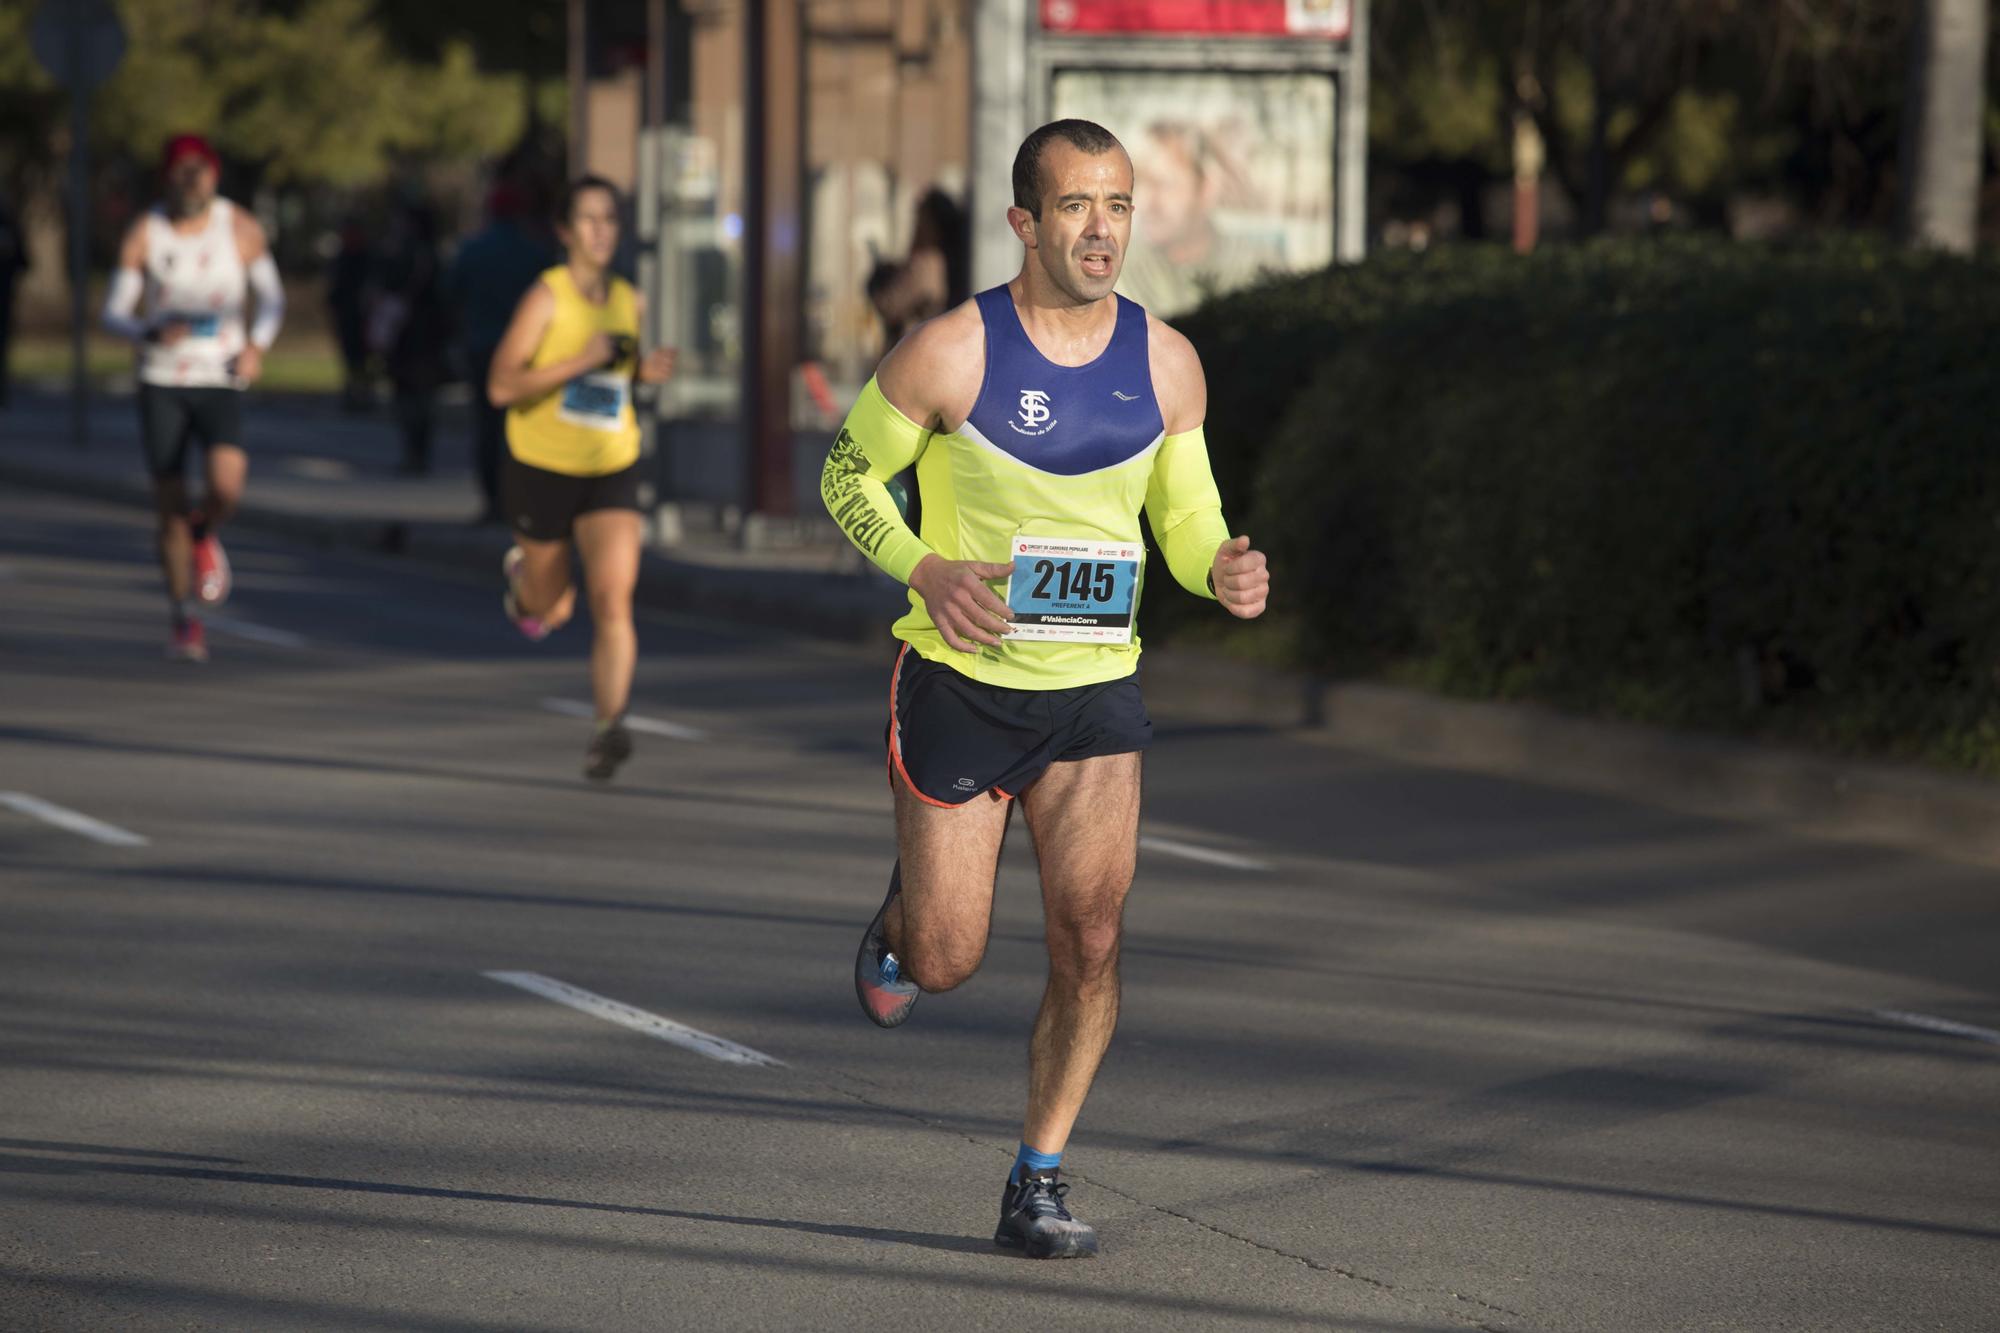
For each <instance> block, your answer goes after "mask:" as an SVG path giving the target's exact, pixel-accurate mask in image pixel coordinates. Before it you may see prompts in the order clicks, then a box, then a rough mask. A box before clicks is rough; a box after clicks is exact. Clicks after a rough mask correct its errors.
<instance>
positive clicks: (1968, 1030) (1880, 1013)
mask: <svg viewBox="0 0 2000 1333" xmlns="http://www.w3.org/2000/svg"><path fill="white" fill-rule="evenodd" d="M1870 1012H1871V1013H1872V1014H1873V1015H1874V1016H1875V1017H1876V1018H1885V1019H1887V1020H1889V1021H1890V1022H1891V1023H1901V1024H1903V1025H1904V1026H1905V1027H1913V1028H1922V1029H1923V1030H1924V1031H1926V1032H1941V1033H1943V1034H1944V1035H1945V1036H1947V1037H1964V1038H1966V1039H1967V1040H1969V1041H1983V1042H1986V1043H1987V1044H1988V1045H1991V1046H2000V1032H1995V1031H1994V1030H1993V1029H1992V1028H1982V1027H1978V1026H1975V1025H1974V1024H1971V1023H1955V1022H1953V1021H1952V1020H1951V1019H1949V1018H1932V1017H1931V1016H1930V1015H1929V1014H1913V1013H1911V1012H1910V1011H1909V1010H1907V1009H1874V1010H1871V1011H1870Z"/></svg>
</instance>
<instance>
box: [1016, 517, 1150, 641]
mask: <svg viewBox="0 0 2000 1333" xmlns="http://www.w3.org/2000/svg"><path fill="white" fill-rule="evenodd" d="M1144 555H1145V548H1144V547H1142V546H1140V545H1139V544H1138V543H1137V542H1097V541H1082V540H1075V539H1071V538H1068V537H1016V538H1014V572H1013V574H1011V575H1010V576H1009V577H1008V579H1007V618H1008V621H1009V623H1010V624H1011V626H1012V628H1010V629H1009V630H1008V631H1007V637H1008V638H1010V639H1028V640H1043V641H1057V642H1067V643H1104V644H1116V643H1130V642H1132V607H1133V603H1134V601H1135V599H1136V598H1137V597H1138V592H1139V561H1140V559H1141V558H1143V556H1144Z"/></svg>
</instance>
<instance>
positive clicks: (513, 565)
mask: <svg viewBox="0 0 2000 1333" xmlns="http://www.w3.org/2000/svg"><path fill="white" fill-rule="evenodd" d="M527 558H528V557H527V556H526V554H524V553H523V552H522V550H521V548H520V547H518V546H510V547H508V548H507V554H506V555H504V556H501V557H500V573H501V574H502V575H504V576H505V577H506V579H507V591H506V592H505V593H503V594H501V597H500V605H501V607H502V608H503V609H504V610H505V611H506V612H507V619H509V620H511V621H513V622H514V628H515V629H517V630H519V631H521V633H522V634H524V635H526V636H527V637H528V638H530V639H533V640H534V641H535V642H536V643H540V642H541V641H542V640H543V639H546V638H548V637H549V627H548V626H547V625H546V624H544V623H543V622H542V618H541V617H540V616H526V615H522V614H521V603H520V599H519V598H517V597H516V596H515V595H514V576H515V575H516V574H518V573H519V572H520V569H521V562H522V561H523V560H526V559H527ZM627 745H628V748H629V745H630V742H629V741H628V742H627ZM613 767H616V765H613Z"/></svg>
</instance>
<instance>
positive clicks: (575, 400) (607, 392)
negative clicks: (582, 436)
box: [556, 371, 632, 430]
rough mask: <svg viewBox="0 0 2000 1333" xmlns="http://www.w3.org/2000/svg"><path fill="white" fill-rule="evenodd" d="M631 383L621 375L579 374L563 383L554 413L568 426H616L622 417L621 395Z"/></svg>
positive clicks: (598, 427) (629, 388)
mask: <svg viewBox="0 0 2000 1333" xmlns="http://www.w3.org/2000/svg"><path fill="white" fill-rule="evenodd" d="M631 391H632V385H631V382H630V381H629V380H627V379H626V378H625V377H624V376H623V375H612V374H607V373H605V372H603V371H598V372H597V373H596V374H592V375H579V376H577V377H576V378H575V379H573V380H571V381H570V382H569V383H567V384H565V385H563V389H562V401H561V403H560V404H558V406H557V408H556V416H557V417H558V418H559V419H561V420H563V421H567V422H569V423H570V424H571V425H572V426H583V427H586V428H588V429H590V430H617V429H618V427H619V426H620V425H622V424H623V423H624V420H625V398H626V395H627V394H629V393H631Z"/></svg>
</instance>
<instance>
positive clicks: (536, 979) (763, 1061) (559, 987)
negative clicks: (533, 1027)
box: [480, 972, 785, 1069]
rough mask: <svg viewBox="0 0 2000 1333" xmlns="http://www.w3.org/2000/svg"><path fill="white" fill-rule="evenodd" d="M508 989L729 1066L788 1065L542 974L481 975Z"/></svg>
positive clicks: (507, 973) (777, 1066) (508, 973)
mask: <svg viewBox="0 0 2000 1333" xmlns="http://www.w3.org/2000/svg"><path fill="white" fill-rule="evenodd" d="M480 975H481V976H484V977H486V978H488V979H489V980H492V981H497V982H499V983H501V984H502V985H504V986H518V987H520V988H521V989H522V990H524V991H531V992H533V993H534V994H536V995H539V996H541V997H542V998H543V999H545V1000H554V1001H555V1002H556V1003H557V1004H566V1005H568V1006H569V1007H570V1008H572V1009H579V1010H581V1011H583V1012H584V1013H586V1014H590V1015H591V1016H593V1017H596V1018H601V1019H603V1020H604V1021H605V1022H607V1023H616V1024H618V1026H620V1027H626V1028H630V1029H632V1030H633V1031H634V1032H643V1033H644V1034H645V1035H647V1036H648V1037H652V1038H655V1039H656V1040H659V1041H664V1042H669V1043H671V1044H673V1045H675V1046H680V1047H683V1048H685V1049H687V1050H690V1051H693V1052H694V1053H695V1054H697V1055H705V1056H707V1057H708V1058H709V1059H711V1060H720V1061H722V1062H723V1063H724V1064H729V1065H763V1066H766V1067H775V1068H780V1069H782V1068H783V1067H784V1064H785V1062H784V1061H783V1060H780V1059H777V1058H776V1057H774V1056H769V1055H766V1054H764V1053H763V1052H762V1051H753V1050H751V1049H750V1048H749V1047H748V1046H739V1045H737V1044H736V1043H735V1042H733V1041H730V1040H729V1039H728V1038H727V1037H718V1036H716V1035H715V1034H714V1033H712V1032H703V1031H702V1030H701V1029H700V1028H691V1027H689V1026H687V1025H686V1024H685V1023H676V1022H674V1020H673V1019H671V1018H662V1017H660V1016H659V1015H658V1014H649V1013H647V1012H646V1011H645V1010H644V1009H635V1008H633V1007H632V1006H631V1005H629V1004H622V1003H620V1002H619V1001H617V1000H612V999H607V998H605V997H604V996H602V995H598V994H595V993H593V992H591V991H587V990H584V989H583V988H581V987H579V986H572V985H570V984H569V983H568V982H564V981H557V980H556V979H555V978H554V977H545V976H543V975H542V974H541V973H539V972H483V973H481V974H480Z"/></svg>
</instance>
